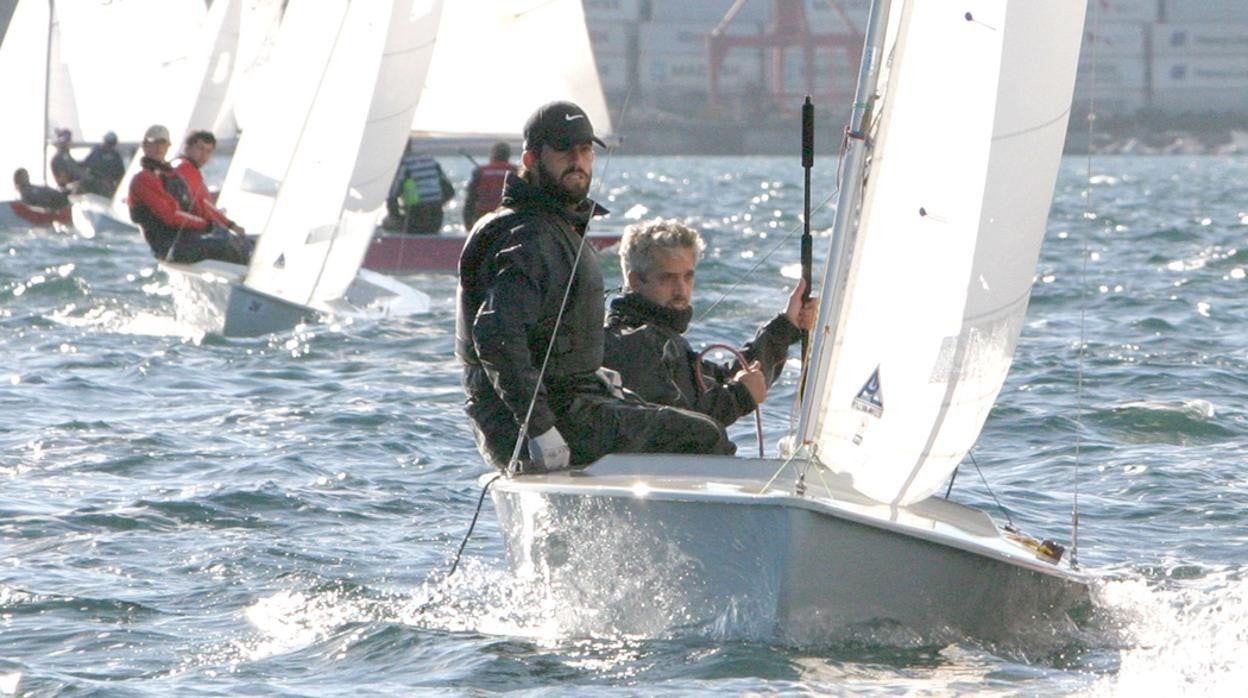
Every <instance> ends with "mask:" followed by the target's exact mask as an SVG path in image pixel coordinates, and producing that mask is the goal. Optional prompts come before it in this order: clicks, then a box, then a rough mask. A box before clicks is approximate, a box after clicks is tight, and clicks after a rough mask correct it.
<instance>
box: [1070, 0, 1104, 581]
mask: <svg viewBox="0 0 1248 698" xmlns="http://www.w3.org/2000/svg"><path fill="white" fill-rule="evenodd" d="M1100 29H1101V11H1100V6H1099V4H1098V5H1097V6H1096V8H1095V9H1094V10H1093V14H1092V36H1093V37H1094V38H1095V41H1093V42H1092V69H1091V75H1090V76H1089V77H1088V80H1089V88H1088V90H1089V91H1088V95H1089V96H1088V144H1087V150H1088V153H1087V160H1086V165H1085V188H1084V191H1085V192H1086V194H1085V195H1084V199H1083V206H1084V209H1083V220H1084V221H1088V222H1090V221H1093V220H1095V219H1096V214H1095V213H1094V212H1093V210H1092V146H1093V141H1092V139H1093V137H1094V136H1095V132H1096V87H1097V86H1096V73H1097V70H1096V68H1097V65H1098V64H1099V54H1100V51H1099V49H1100V43H1101V34H1100ZM1080 228H1082V230H1083V234H1082V238H1083V247H1082V249H1083V263H1082V265H1081V267H1080V271H1079V346H1078V348H1077V350H1076V359H1075V366H1076V371H1075V374H1076V378H1075V463H1074V471H1075V476H1074V487H1073V492H1072V495H1071V511H1070V566H1071V568H1072V569H1078V568H1079V478H1080V464H1081V462H1082V456H1083V412H1084V403H1083V381H1084V364H1085V363H1086V359H1087V346H1088V342H1087V317H1088V258H1089V257H1091V254H1092V252H1091V244H1092V243H1091V240H1090V239H1089V238H1090V235H1089V230H1090V226H1088V225H1084V226H1080Z"/></svg>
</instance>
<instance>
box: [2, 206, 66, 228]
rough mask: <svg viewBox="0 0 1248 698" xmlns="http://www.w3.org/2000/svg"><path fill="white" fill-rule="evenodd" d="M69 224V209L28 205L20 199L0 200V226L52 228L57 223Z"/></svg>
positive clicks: (61, 224) (64, 225) (63, 225)
mask: <svg viewBox="0 0 1248 698" xmlns="http://www.w3.org/2000/svg"><path fill="white" fill-rule="evenodd" d="M58 224H59V225H60V226H62V227H68V226H70V225H71V221H70V215H69V209H68V208H61V209H45V208H39V207H36V206H28V205H26V204H24V203H22V202H21V201H17V200H13V201H0V227H4V228H9V229H14V230H16V229H18V228H52V227H56V226H57V225H58Z"/></svg>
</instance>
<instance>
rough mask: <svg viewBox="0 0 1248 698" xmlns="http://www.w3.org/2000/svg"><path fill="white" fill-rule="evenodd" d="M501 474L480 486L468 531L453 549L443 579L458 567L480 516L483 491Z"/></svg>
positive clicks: (488, 488) (486, 490) (448, 576)
mask: <svg viewBox="0 0 1248 698" xmlns="http://www.w3.org/2000/svg"><path fill="white" fill-rule="evenodd" d="M500 477H502V475H501V474H500V475H495V476H494V477H492V478H490V479H489V480H488V481H487V482H486V483H485V486H484V487H482V488H481V496H480V497H477V510H476V511H474V512H473V513H472V523H470V524H468V532H467V533H465V534H464V539H463V540H462V541H460V542H459V550H457V551H455V559H454V560H452V561H451V571H450V572H447V573H446V576H445V577H443V578H442V579H443V580H446V579H450V577H451V575H452V574H455V570H457V569H459V558H460V557H461V556H462V555H463V554H464V548H465V547H466V546H467V545H468V539H469V538H471V537H472V530H473V529H474V528H476V527H477V519H478V518H479V517H480V516H481V505H482V504H483V503H485V493H486V492H489V491H490V485H493V484H494V483H496V482H498V479H499V478H500Z"/></svg>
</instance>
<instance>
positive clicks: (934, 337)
mask: <svg viewBox="0 0 1248 698" xmlns="http://www.w3.org/2000/svg"><path fill="white" fill-rule="evenodd" d="M893 5H894V7H893V10H892V13H891V15H890V22H889V35H888V36H889V39H888V40H886V43H885V49H886V59H887V60H888V61H890V63H889V67H888V68H887V69H886V70H885V71H884V75H883V77H882V80H881V82H882V94H881V99H880V101H879V104H878V105H877V117H878V127H877V128H876V129H875V130H874V132H873V133H872V134H871V136H872V138H873V143H872V150H871V162H870V165H869V167H868V171H867V173H866V176H867V182H866V187H865V190H864V194H863V200H862V209H861V213H860V217H859V225H858V231H857V234H856V237H855V238H854V241H853V243H852V245H851V247H852V257H851V261H850V263H849V269H848V273H847V276H846V279H847V282H846V286H845V289H846V290H845V292H844V297H843V303H842V305H841V308H840V309H839V314H838V313H837V309H829V311H830V315H829V317H835V318H836V320H835V321H834V323H833V324H831V326H823V329H822V330H821V331H817V332H816V342H817V343H818V342H820V341H822V340H823V339H824V338H825V337H829V336H830V337H831V338H832V339H831V342H832V343H831V345H830V346H827V347H822V348H821V350H819V351H817V352H816V355H817V356H818V357H819V362H820V364H821V365H822V368H823V370H824V371H826V375H827V378H826V380H821V381H820V382H819V383H816V384H814V385H812V386H810V388H809V389H808V391H807V396H806V397H807V405H813V407H812V408H810V409H813V410H814V414H813V418H811V419H810V420H809V421H810V425H809V427H808V430H807V433H806V434H804V435H799V438H801V440H802V442H805V443H811V442H813V444H814V446H815V454H816V456H817V457H818V459H819V460H820V461H821V462H822V463H824V464H826V465H827V466H828V467H830V468H831V469H832V470H834V471H836V472H843V473H848V474H850V475H851V476H852V478H853V486H854V488H855V489H857V490H859V491H860V492H862V493H864V494H866V495H868V496H870V497H872V498H873V499H876V500H878V501H882V502H889V503H894V504H908V503H911V502H914V501H917V500H920V499H922V498H924V497H927V496H929V495H930V494H932V493H933V492H935V491H936V490H937V489H938V488H939V487H940V485H941V484H942V483H943V482H944V481H945V480H946V479H947V478H948V476H949V474H950V473H951V472H952V471H953V469H954V468H956V467H957V465H958V463H959V462H960V461H961V460H962V459H963V458H964V457H965V455H966V453H967V451H968V450H969V449H970V447H971V446H972V445H973V444H974V442H975V440H976V438H977V437H978V435H979V432H980V429H981V428H982V426H983V423H984V420H985V419H986V418H987V416H988V412H989V411H990V410H991V408H992V405H993V403H994V401H995V399H996V397H997V394H998V393H999V392H1000V390H1001V386H1002V383H1003V382H1004V379H1005V376H1006V372H1007V370H1008V368H1009V365H1010V361H1011V358H1012V355H1013V351H1014V346H1015V343H1016V341H1017V339H1018V335H1019V331H1020V329H1021V324H1022V319H1023V315H1024V313H1025V311H1026V308H1027V301H1028V298H1029V296H1030V290H1031V283H1032V276H1033V273H1034V269H1035V264H1036V259H1037V256H1038V254H1039V248H1040V243H1041V240H1042V238H1043V237H1044V233H1045V225H1046V220H1047V217H1048V211H1049V206H1050V203H1051V199H1052V193H1053V188H1054V182H1055V180H1056V175H1057V168H1058V164H1059V161H1060V156H1061V150H1062V144H1063V141H1064V137H1065V133H1066V125H1067V121H1068V117H1069V110H1070V104H1071V95H1072V91H1073V85H1074V77H1075V68H1076V64H1077V60H1078V54H1079V46H1080V36H1081V32H1082V26H1083V17H1084V11H1085V2H1084V0H1060V1H1054V2H1043V3H1038V2H1034V0H970V1H968V2H965V3H962V4H960V5H957V6H953V5H950V4H949V3H941V2H929V1H927V0H910V1H907V2H904V3H894V4H893ZM951 76H956V77H951ZM821 321H822V318H821Z"/></svg>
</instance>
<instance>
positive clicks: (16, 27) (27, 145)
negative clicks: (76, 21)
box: [0, 2, 51, 200]
mask: <svg viewBox="0 0 1248 698" xmlns="http://www.w3.org/2000/svg"><path fill="white" fill-rule="evenodd" d="M50 15H51V10H50V8H49V4H48V3H47V2H19V3H17V6H16V7H14V8H12V14H11V15H10V16H9V22H8V28H7V30H6V32H5V35H4V43H2V44H0V90H3V92H4V94H6V95H9V98H8V99H7V100H6V104H7V106H6V108H5V117H4V121H5V123H4V131H5V134H4V138H0V167H2V168H3V169H2V171H0V199H4V200H8V199H16V198H17V190H16V189H15V188H14V186H13V171H14V170H16V169H17V168H19V167H24V168H26V170H27V171H29V172H30V177H31V181H33V182H36V183H40V184H42V183H44V181H45V178H48V175H47V174H46V172H45V170H46V167H45V165H46V163H47V160H48V156H47V136H46V133H45V129H46V128H47V111H46V104H47V82H48V74H47V72H46V71H45V70H43V69H41V68H42V66H41V65H40V63H41V62H43V61H40V60H39V59H41V58H42V59H43V60H44V61H46V60H47V57H48V54H49V49H48V38H49V35H50V33H51V31H50V27H51V16H50Z"/></svg>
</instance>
